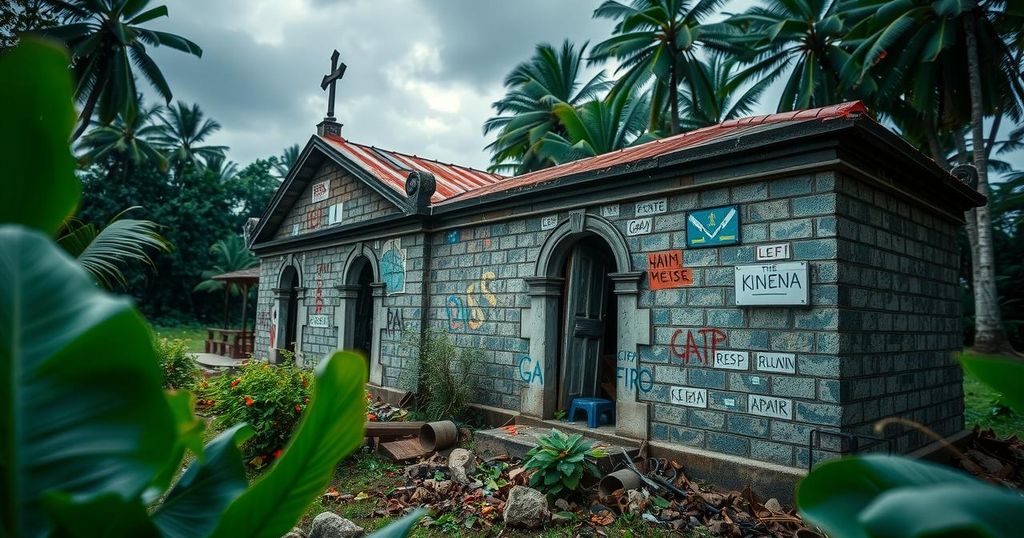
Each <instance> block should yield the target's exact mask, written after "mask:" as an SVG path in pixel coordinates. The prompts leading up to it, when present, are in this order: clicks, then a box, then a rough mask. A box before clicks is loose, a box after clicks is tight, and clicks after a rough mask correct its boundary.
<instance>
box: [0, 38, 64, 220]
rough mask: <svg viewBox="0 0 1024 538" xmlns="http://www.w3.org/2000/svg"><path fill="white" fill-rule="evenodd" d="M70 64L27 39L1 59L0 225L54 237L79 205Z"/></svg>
mask: <svg viewBox="0 0 1024 538" xmlns="http://www.w3.org/2000/svg"><path fill="white" fill-rule="evenodd" d="M68 63H69V60H68V57H67V54H65V53H64V52H63V51H62V50H61V49H59V48H57V47H55V46H51V45H49V44H46V43H43V42H41V41H38V40H34V39H30V38H24V39H22V40H21V44H20V45H18V47H16V48H15V49H14V50H13V51H11V52H9V53H7V54H2V55H0V80H2V81H3V83H0V118H3V121H0V166H3V175H2V177H0V181H2V183H3V188H4V194H3V196H0V222H4V223H6V222H11V223H18V224H24V225H26V226H29V227H32V228H38V229H40V230H43V231H45V232H46V233H48V234H52V233H54V232H56V231H57V229H58V228H59V227H60V225H61V223H62V222H63V221H64V219H65V218H67V217H68V216H69V215H71V213H72V212H73V211H74V209H75V206H76V205H77V204H78V197H79V195H80V194H81V191H82V187H81V185H80V184H79V182H78V179H76V178H75V175H74V170H75V161H74V158H73V157H72V156H71V149H70V146H69V142H68V141H69V140H70V139H71V128H72V126H73V125H74V122H75V110H74V106H73V102H74V101H73V100H72V97H71V95H72V94H71V76H70V75H69V74H68Z"/></svg>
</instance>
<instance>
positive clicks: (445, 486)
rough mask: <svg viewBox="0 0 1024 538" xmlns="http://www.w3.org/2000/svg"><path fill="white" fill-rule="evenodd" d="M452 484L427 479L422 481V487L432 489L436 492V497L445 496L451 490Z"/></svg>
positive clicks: (446, 481) (448, 481)
mask: <svg viewBox="0 0 1024 538" xmlns="http://www.w3.org/2000/svg"><path fill="white" fill-rule="evenodd" d="M453 485H454V484H453V483H452V481H451V480H434V479H433V478H428V479H426V480H424V481H423V487H425V488H429V489H432V490H434V491H436V492H437V494H438V495H447V494H448V492H449V491H451V490H452V486H453Z"/></svg>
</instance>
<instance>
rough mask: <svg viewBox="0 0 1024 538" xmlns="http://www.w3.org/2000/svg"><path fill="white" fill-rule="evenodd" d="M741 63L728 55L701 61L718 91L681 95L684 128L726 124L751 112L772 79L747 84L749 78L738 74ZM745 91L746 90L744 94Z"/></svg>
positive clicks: (714, 88)
mask: <svg viewBox="0 0 1024 538" xmlns="http://www.w3.org/2000/svg"><path fill="white" fill-rule="evenodd" d="M737 65H738V64H737V63H736V61H735V60H734V59H730V58H727V57H726V56H725V55H724V54H718V53H716V54H712V55H711V57H710V58H708V59H707V60H706V61H701V62H700V64H699V69H700V70H701V71H702V75H701V76H702V78H705V79H707V80H709V81H710V82H711V88H712V89H713V90H714V93H713V94H711V95H705V96H703V97H701V98H698V99H694V98H693V97H692V96H691V95H690V93H689V92H682V93H680V94H679V110H680V127H681V128H682V130H684V131H689V130H693V129H699V128H701V127H707V126H710V125H716V124H719V123H722V122H723V121H725V120H731V119H736V118H741V117H744V116H748V115H750V114H751V113H752V112H753V110H754V107H755V106H756V105H757V102H758V99H760V97H761V94H763V93H764V91H765V90H766V89H768V87H769V86H770V85H771V83H772V79H770V78H763V79H761V80H759V81H757V82H756V83H754V84H751V85H749V86H745V82H746V81H745V80H744V79H743V78H741V77H739V76H737V74H738V73H736V68H737ZM741 90H742V93H740V92H741Z"/></svg>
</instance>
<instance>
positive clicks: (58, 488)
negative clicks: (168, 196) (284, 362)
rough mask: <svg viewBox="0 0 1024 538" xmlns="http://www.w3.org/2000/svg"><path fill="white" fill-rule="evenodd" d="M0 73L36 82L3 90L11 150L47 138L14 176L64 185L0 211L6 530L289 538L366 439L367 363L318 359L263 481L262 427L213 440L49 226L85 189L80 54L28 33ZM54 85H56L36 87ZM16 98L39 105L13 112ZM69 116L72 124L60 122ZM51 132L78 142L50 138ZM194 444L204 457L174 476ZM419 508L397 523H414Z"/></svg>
mask: <svg viewBox="0 0 1024 538" xmlns="http://www.w3.org/2000/svg"><path fill="white" fill-rule="evenodd" d="M0 78H2V79H3V80H22V81H24V84H19V85H13V86H14V88H15V91H13V92H12V95H11V96H13V97H16V99H13V100H10V101H3V102H0V106H2V107H3V111H2V112H3V113H4V114H7V117H11V116H14V117H16V119H17V120H18V121H19V122H21V123H4V124H3V125H2V127H0V146H5V145H8V144H14V143H15V141H16V140H17V139H19V138H23V137H25V138H28V140H27V145H29V146H35V147H38V148H39V149H38V150H37V152H36V153H29V152H26V153H25V154H21V155H17V154H16V155H12V156H11V157H12V161H8V162H4V163H3V171H2V180H3V182H4V185H5V186H10V187H11V188H12V190H14V191H15V192H18V190H17V189H18V188H19V187H21V186H24V185H27V184H31V185H33V186H35V187H36V188H41V189H43V190H45V191H48V192H54V193H55V196H53V197H52V198H44V199H43V201H42V203H41V206H39V209H40V211H39V212H38V213H29V212H26V211H21V212H15V211H4V212H3V213H2V214H0V217H2V220H0V402H2V404H3V405H0V409H2V418H0V438H2V439H4V442H3V443H2V445H0V462H3V465H0V516H2V517H0V534H2V535H3V536H25V537H36V536H77V537H86V538H88V537H103V536H137V537H195V536H215V537H232V538H239V537H268V538H277V537H279V536H281V535H282V534H284V533H285V532H287V531H288V530H289V529H290V528H291V527H292V526H293V525H294V524H295V522H296V521H297V520H298V519H299V517H301V515H302V514H303V512H304V510H305V508H306V506H308V505H309V504H310V502H311V501H312V500H314V499H315V498H316V497H318V496H319V495H320V494H321V493H322V492H323V489H324V487H325V486H326V485H327V483H328V482H329V480H330V478H331V474H332V471H333V470H334V467H335V465H336V464H337V462H338V461H339V460H340V459H341V458H342V457H344V456H345V455H346V454H349V453H351V452H352V451H353V450H354V449H355V448H356V447H358V446H359V445H360V444H361V443H362V438H363V431H362V422H363V413H364V410H365V407H364V406H365V400H364V399H365V387H364V385H365V383H366V366H365V363H364V362H363V359H362V358H361V357H359V356H357V355H354V354H351V353H345V352H338V353H335V354H334V355H333V356H331V357H327V358H326V359H325V360H324V361H322V362H321V363H320V365H319V367H318V369H317V373H316V387H315V389H314V391H313V396H312V400H311V401H310V403H309V407H308V409H307V410H306V412H305V413H304V414H303V418H302V420H301V422H300V424H299V426H298V429H297V431H296V433H295V434H294V435H293V436H292V437H291V439H290V441H289V442H288V445H287V447H286V449H285V451H284V453H283V455H282V456H281V457H280V459H278V460H277V462H276V463H275V465H274V466H273V467H271V469H270V470H269V471H268V472H267V473H266V474H265V475H264V476H263V477H262V479H261V480H260V481H259V482H258V483H256V484H254V485H252V486H249V485H248V483H247V479H246V474H245V467H244V465H243V463H242V459H241V453H240V452H239V450H238V445H239V444H240V443H241V442H243V441H244V440H245V439H246V438H247V437H248V436H250V435H251V433H252V429H251V428H250V427H249V426H247V425H245V424H238V425H235V426H232V427H230V428H228V429H227V430H225V431H224V432H223V433H221V434H220V435H218V436H217V437H216V438H214V439H213V440H212V441H211V442H210V443H208V444H207V445H206V446H203V445H202V442H201V439H202V437H201V434H202V430H203V422H202V421H201V420H199V419H198V418H197V417H195V416H194V414H193V412H192V397H191V395H190V394H189V393H187V392H183V391H174V392H164V391H163V389H162V384H163V376H162V375H161V369H160V363H159V360H158V358H157V352H156V349H155V348H154V345H153V339H152V332H151V330H150V329H149V327H148V326H147V324H146V322H145V320H144V319H143V318H142V317H141V316H140V315H139V313H138V312H137V311H136V310H135V309H134V308H133V307H132V305H131V303H130V301H128V300H126V299H124V298H120V297H116V296H113V295H110V294H108V293H107V292H105V291H103V290H101V289H99V288H98V287H96V286H95V285H94V283H93V280H92V277H91V276H90V275H89V274H88V273H87V272H86V271H85V270H84V269H83V268H82V267H81V266H80V265H79V264H78V263H77V261H76V260H75V259H73V258H71V257H70V256H68V255H67V253H65V252H64V251H63V250H62V249H61V248H60V247H58V246H57V245H56V244H55V243H54V242H53V240H52V238H51V237H50V234H51V233H52V232H53V230H55V229H57V227H58V226H59V225H60V224H61V222H62V221H63V220H64V219H66V218H67V217H68V216H69V215H70V212H71V209H72V208H73V207H74V205H75V202H77V195H78V190H77V188H75V183H76V182H75V179H74V175H73V171H72V165H71V160H70V152H69V150H68V147H67V145H66V143H67V142H66V141H67V139H68V136H69V134H70V130H71V125H72V124H71V121H70V118H71V113H72V110H73V109H72V97H71V96H72V93H71V84H70V77H69V76H68V74H67V57H66V56H65V55H64V54H63V52H62V51H60V50H58V49H55V48H53V47H51V46H50V45H45V44H40V43H37V42H34V41H30V40H23V41H22V42H21V44H20V45H19V46H18V47H17V48H16V49H15V50H14V51H12V52H10V53H8V54H6V55H5V56H3V57H0ZM43 83H47V84H52V86H51V87H49V88H48V91H37V89H39V88H44V87H45V86H43V85H42V84H43ZM18 107H24V108H25V109H26V110H28V111H36V112H38V114H37V115H33V114H31V113H29V114H26V115H20V116H18V115H15V114H13V113H10V110H11V109H12V108H18ZM60 117H66V118H68V121H66V122H64V123H63V124H62V123H60V122H59V121H53V120H54V119H55V118H60ZM49 121H53V123H54V124H56V125H58V126H59V127H60V128H57V129H54V128H53V127H52V126H50V125H48V122H49ZM43 127H50V129H45V128H43ZM51 136H52V137H53V138H56V139H63V140H64V144H65V145H64V146H63V147H59V146H58V145H54V144H48V143H47V139H48V137H51ZM46 150H51V151H53V154H51V155H47V154H46V153H45V151H46ZM40 156H41V157H44V158H48V159H50V160H52V161H53V162H54V163H55V164H54V166H53V167H51V168H44V172H45V174H43V175H40V174H38V173H36V172H35V171H34V170H32V169H31V167H30V166H29V163H27V162H21V161H28V160H30V159H31V157H40ZM61 189H66V190H67V192H66V193H65V194H66V196H58V195H57V194H59V193H60V192H61ZM69 199H70V202H71V203H70V204H68V203H67V201H68V200H69ZM112 342H116V345H111V343H112ZM186 451H189V452H192V453H193V454H194V455H195V456H196V457H195V458H193V460H192V462H191V463H190V464H189V465H188V467H187V469H186V470H185V472H184V473H183V474H182V475H181V476H180V477H179V478H178V480H177V481H176V482H175V481H174V477H175V475H176V474H177V472H178V471H179V470H180V466H181V465H182V463H183V461H184V460H183V458H184V456H185V453H186ZM172 484H173V485H172ZM415 517H416V515H415V514H414V515H412V516H410V518H406V519H405V520H403V521H400V522H399V523H398V524H397V525H396V526H395V527H393V528H392V529H389V530H388V531H386V533H387V534H389V535H396V534H398V535H403V534H404V533H406V532H407V531H408V528H409V525H410V524H411V523H412V522H413V521H414V518H415Z"/></svg>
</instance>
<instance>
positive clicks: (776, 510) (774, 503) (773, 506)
mask: <svg viewBox="0 0 1024 538" xmlns="http://www.w3.org/2000/svg"><path fill="white" fill-rule="evenodd" d="M764 507H765V508H767V509H768V510H769V511H770V512H772V513H773V514H785V513H786V509H785V508H783V507H782V503H780V502H779V500H778V499H776V498H775V497H772V498H771V499H768V500H767V501H765V503H764Z"/></svg>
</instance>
